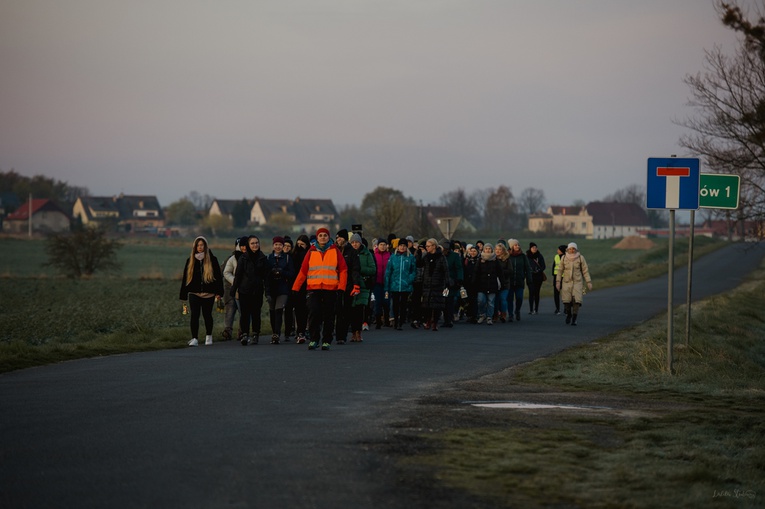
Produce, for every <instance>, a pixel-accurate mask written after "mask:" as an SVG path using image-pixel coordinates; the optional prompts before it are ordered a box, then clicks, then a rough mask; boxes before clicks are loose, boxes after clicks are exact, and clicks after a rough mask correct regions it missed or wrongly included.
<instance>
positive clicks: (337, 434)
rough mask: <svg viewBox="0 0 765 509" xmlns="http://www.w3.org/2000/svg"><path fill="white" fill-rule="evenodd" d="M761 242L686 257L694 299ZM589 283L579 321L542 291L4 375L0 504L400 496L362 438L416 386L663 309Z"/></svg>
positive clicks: (496, 366) (318, 504) (354, 502)
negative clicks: (423, 318) (346, 327)
mask: <svg viewBox="0 0 765 509" xmlns="http://www.w3.org/2000/svg"><path fill="white" fill-rule="evenodd" d="M584 254H585V256H586V253H584ZM764 254H765V248H764V247H762V246H755V245H745V244H736V245H731V246H729V247H726V248H724V249H722V250H720V251H717V252H715V253H713V254H711V255H708V256H706V257H704V258H703V259H702V260H699V261H697V262H696V264H695V265H694V283H693V287H694V299H700V298H703V297H706V296H708V295H712V294H716V293H720V292H724V291H726V290H728V289H730V288H733V287H735V286H737V285H738V284H739V283H740V282H741V281H742V280H743V279H744V278H745V277H746V275H747V274H749V273H750V272H751V271H752V270H753V269H754V268H756V267H757V266H758V265H759V264H760V262H761V260H762V258H763V255H764ZM685 275H686V272H685V270H684V269H683V270H680V271H678V272H676V280H675V285H676V302H677V303H682V302H684V299H685V288H686V283H685ZM547 284H549V283H547ZM594 284H595V287H596V291H594V292H591V293H589V294H588V295H586V296H585V305H584V306H583V307H582V310H581V313H580V321H579V326H577V327H570V326H566V325H564V323H563V318H562V316H554V315H553V314H552V310H553V306H552V302H551V300H549V299H548V300H545V301H544V302H543V303H542V305H541V306H540V309H541V314H539V315H535V316H529V315H527V314H525V310H526V306H524V314H522V316H521V318H522V320H521V322H516V323H508V324H495V325H493V326H487V325H468V324H464V323H460V324H458V325H456V326H455V327H454V328H453V329H441V330H439V332H431V331H424V330H413V329H410V328H407V329H406V330H404V331H394V330H391V329H383V330H381V331H370V332H369V333H366V334H365V341H364V343H363V344H346V345H344V346H335V345H333V347H332V349H331V350H330V351H329V352H323V351H308V350H307V349H306V347H305V346H304V345H300V346H298V345H295V344H294V343H292V344H281V345H278V346H277V345H268V344H261V345H258V346H254V347H246V348H245V347H242V346H241V345H239V344H238V343H236V342H225V343H216V344H214V345H212V346H207V347H205V346H200V347H198V348H185V349H178V350H168V351H161V352H150V353H139V354H130V355H116V356H110V357H104V358H98V359H84V360H79V361H72V362H65V363H60V364H56V365H51V366H44V367H40V368H33V369H28V370H23V371H19V372H13V373H8V374H5V375H2V376H0V507H4V508H14V509H17V508H26V507H28V508H45V507H56V508H60V507H76V508H90V507H94V508H95V507H97V508H104V507H110V508H140V507H146V508H158V507H162V508H176V507H177V508H181V507H182V508H237V507H242V508H245V507H246V508H252V507H258V508H299V509H310V508H321V509H324V508H334V509H336V508H354V509H359V508H383V509H386V508H398V507H411V504H408V503H407V502H408V501H407V500H406V494H405V493H400V492H398V491H397V490H396V483H395V475H396V474H395V470H394V469H393V466H392V464H391V462H390V460H389V459H388V458H386V457H384V456H382V455H381V454H379V453H378V452H376V450H374V449H372V448H369V447H367V446H366V444H368V443H369V442H378V441H380V440H384V438H385V436H386V434H387V433H391V430H390V428H389V425H390V424H391V423H392V422H395V421H397V420H400V419H402V418H403V415H404V414H405V413H406V412H408V411H411V408H412V403H413V402H414V401H416V399H417V398H418V397H420V396H422V395H424V394H426V393H428V392H430V391H434V390H438V388H439V387H441V386H443V385H444V384H448V383H449V382H452V381H455V380H462V379H468V378H472V377H476V376H479V375H482V374H486V373H490V372H494V371H498V370H500V369H504V368H506V367H508V366H511V365H514V364H517V363H521V362H525V361H529V360H532V359H535V358H538V357H540V356H546V355H550V354H553V353H555V352H558V351H560V350H562V349H565V348H567V347H569V346H572V345H575V344H579V343H583V342H586V341H590V340H593V339H595V338H598V337H602V336H604V335H606V334H609V333H611V332H614V331H616V330H619V329H622V328H625V327H628V326H631V325H634V324H637V323H640V322H642V321H644V320H646V319H648V318H650V317H652V316H654V315H656V314H657V313H659V312H661V311H663V310H666V307H667V277H666V276H662V277H660V278H657V279H654V280H651V281H647V282H644V283H640V284H636V285H632V286H629V287H621V288H612V289H607V290H602V291H597V281H595V282H594Z"/></svg>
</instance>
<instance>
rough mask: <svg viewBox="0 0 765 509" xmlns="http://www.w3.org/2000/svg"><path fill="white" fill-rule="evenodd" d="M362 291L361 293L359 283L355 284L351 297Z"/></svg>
mask: <svg viewBox="0 0 765 509" xmlns="http://www.w3.org/2000/svg"><path fill="white" fill-rule="evenodd" d="M360 293H361V288H360V287H359V285H353V290H351V297H355V296H357V295H358V294H360Z"/></svg>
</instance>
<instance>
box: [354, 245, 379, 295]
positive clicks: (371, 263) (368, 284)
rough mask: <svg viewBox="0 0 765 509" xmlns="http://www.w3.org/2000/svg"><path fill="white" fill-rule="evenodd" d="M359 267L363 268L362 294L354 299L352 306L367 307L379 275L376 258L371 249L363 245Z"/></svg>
mask: <svg viewBox="0 0 765 509" xmlns="http://www.w3.org/2000/svg"><path fill="white" fill-rule="evenodd" d="M358 253H359V265H360V267H361V270H360V273H361V285H359V286H360V288H361V293H360V294H358V295H356V296H355V297H354V298H353V303H352V304H351V305H352V306H366V305H367V304H369V296H370V295H371V293H372V287H373V286H374V285H375V276H376V275H377V264H375V259H374V256H372V253H370V252H369V249H367V247H366V246H365V245H364V244H362V245H361V246H360V247H359V251H358Z"/></svg>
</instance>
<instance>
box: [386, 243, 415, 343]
mask: <svg viewBox="0 0 765 509" xmlns="http://www.w3.org/2000/svg"><path fill="white" fill-rule="evenodd" d="M416 272H417V262H416V260H415V259H414V256H412V254H411V253H410V252H409V249H408V248H407V244H406V239H399V242H398V247H396V251H395V254H393V255H392V256H391V257H390V259H389V260H388V266H387V267H386V268H385V294H386V295H388V296H389V298H390V300H391V307H392V309H391V311H392V314H393V317H392V318H393V327H394V328H395V329H396V330H402V329H403V323H404V321H405V320H406V311H407V306H406V304H407V302H408V300H409V295H410V294H411V293H412V283H414V277H415V275H416Z"/></svg>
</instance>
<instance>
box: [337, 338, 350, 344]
mask: <svg viewBox="0 0 765 509" xmlns="http://www.w3.org/2000/svg"><path fill="white" fill-rule="evenodd" d="M351 341H353V340H351ZM336 343H337V344H338V345H344V344H345V340H344V339H338V340H337V341H336Z"/></svg>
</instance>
